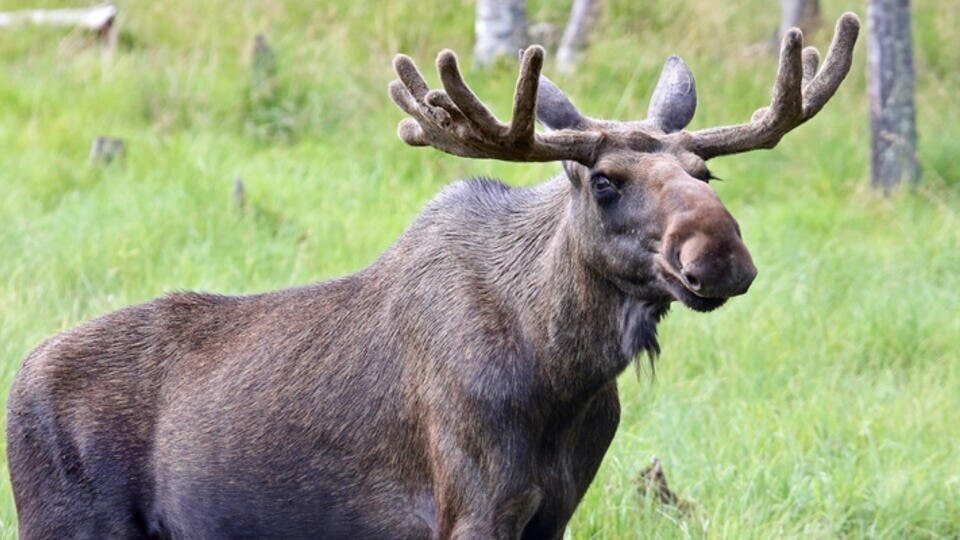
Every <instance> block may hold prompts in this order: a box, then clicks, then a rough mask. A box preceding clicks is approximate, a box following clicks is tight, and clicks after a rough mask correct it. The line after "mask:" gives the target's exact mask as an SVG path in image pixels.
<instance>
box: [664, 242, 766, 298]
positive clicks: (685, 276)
mask: <svg viewBox="0 0 960 540" xmlns="http://www.w3.org/2000/svg"><path fill="white" fill-rule="evenodd" d="M755 277H757V267H756V266H754V264H753V260H752V259H751V257H750V253H749V252H748V251H747V250H746V248H744V249H742V250H732V251H730V252H727V253H706V254H703V255H702V256H699V257H697V258H695V259H693V260H689V261H687V262H686V264H684V263H683V262H681V268H680V279H681V280H682V281H683V284H684V286H685V287H686V288H687V289H689V290H690V291H691V292H693V293H694V294H696V295H697V296H704V297H707V298H729V297H731V296H737V295H740V294H743V293H745V292H747V290H748V289H749V288H750V284H751V283H753V279H754V278H755Z"/></svg>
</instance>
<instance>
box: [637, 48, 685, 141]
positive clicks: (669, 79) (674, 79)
mask: <svg viewBox="0 0 960 540" xmlns="http://www.w3.org/2000/svg"><path fill="white" fill-rule="evenodd" d="M696 110H697V87H696V85H695V84H694V82H693V73H691V72H690V68H688V67H687V64H685V63H684V62H683V60H681V59H680V57H679V56H676V55H672V56H670V57H669V58H667V61H666V63H664V64H663V70H662V71H661V72H660V80H659V81H657V87H656V88H655V89H654V90H653V97H651V98H650V107H649V108H648V109H647V118H648V119H649V120H652V121H653V122H654V124H656V125H657V126H658V127H659V128H660V129H662V130H663V131H664V133H672V132H674V131H680V130H681V129H683V128H685V127H687V124H689V123H690V120H692V119H693V113H694V112H695V111H696Z"/></svg>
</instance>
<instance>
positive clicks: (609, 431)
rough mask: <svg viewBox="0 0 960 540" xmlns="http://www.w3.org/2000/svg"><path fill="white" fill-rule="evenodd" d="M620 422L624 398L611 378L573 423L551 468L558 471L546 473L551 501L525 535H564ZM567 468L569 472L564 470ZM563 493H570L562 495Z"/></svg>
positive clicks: (526, 529)
mask: <svg viewBox="0 0 960 540" xmlns="http://www.w3.org/2000/svg"><path fill="white" fill-rule="evenodd" d="M619 423H620V399H619V397H618V394H617V385H616V381H611V382H610V383H609V384H608V385H607V386H605V387H604V388H603V389H602V390H600V391H599V392H598V393H597V394H596V395H595V396H594V397H593V399H592V400H591V401H590V402H589V403H588V404H587V406H586V408H585V410H584V411H583V413H582V414H581V415H580V416H579V417H578V418H577V419H576V421H575V422H574V423H573V425H572V426H571V428H570V430H571V431H570V434H571V437H570V439H569V442H568V444H567V446H565V447H564V448H563V450H561V452H562V454H561V455H560V456H559V458H558V459H557V461H556V462H555V464H554V465H553V466H552V467H551V472H552V473H554V474H547V475H543V478H545V479H547V478H549V479H550V480H549V483H547V484H545V485H544V486H543V489H544V491H545V492H546V493H549V494H551V496H552V497H551V504H544V505H542V507H541V508H540V510H539V511H538V512H537V513H536V514H535V515H534V516H533V518H532V519H531V520H530V522H529V523H528V524H527V526H526V528H525V529H524V530H523V536H522V538H524V539H529V540H534V539H541V538H551V539H557V540H559V539H560V538H563V533H564V531H565V529H566V526H567V522H568V521H570V518H571V517H572V516H573V511H574V510H575V509H576V507H577V505H578V504H579V503H580V500H581V499H582V498H583V496H584V494H586V492H587V488H588V487H589V486H590V482H592V481H593V478H594V476H595V475H596V474H597V469H599V468H600V462H601V461H602V460H603V455H604V454H605V453H606V451H607V447H609V446H610V442H611V441H612V440H613V435H614V433H615V432H616V430H617V425H618V424H619ZM564 468H566V471H567V472H566V473H562V472H561V471H562V470H563V469H564ZM561 493H563V494H566V495H565V496H562V497H561V496H559V494H561Z"/></svg>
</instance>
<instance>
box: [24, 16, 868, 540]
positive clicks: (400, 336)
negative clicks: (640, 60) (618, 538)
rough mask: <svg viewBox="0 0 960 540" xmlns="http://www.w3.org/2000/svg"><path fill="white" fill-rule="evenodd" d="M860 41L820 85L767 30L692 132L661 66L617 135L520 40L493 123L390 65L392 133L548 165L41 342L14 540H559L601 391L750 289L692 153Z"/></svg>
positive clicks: (467, 95)
mask: <svg viewBox="0 0 960 540" xmlns="http://www.w3.org/2000/svg"><path fill="white" fill-rule="evenodd" d="M859 25H860V23H859V20H858V19H857V18H856V16H855V15H853V14H849V13H848V14H845V15H843V16H842V17H841V18H840V19H839V21H838V23H837V28H836V32H835V35H834V39H833V42H832V44H831V46H830V50H829V52H828V54H827V56H826V58H825V60H824V63H823V65H822V66H821V67H820V68H819V69H818V64H819V55H818V53H817V51H816V49H814V48H813V47H807V48H803V38H802V36H801V34H800V32H799V30H796V29H793V30H791V31H789V32H787V33H786V36H785V37H784V39H783V43H782V47H781V51H780V60H779V68H778V73H777V77H776V83H775V85H774V88H773V96H772V100H771V103H770V105H769V107H765V108H762V109H760V110H758V111H757V112H756V113H755V114H754V116H753V118H752V120H750V121H749V122H747V123H744V124H741V125H734V126H726V127H717V128H710V129H701V130H696V131H688V130H686V129H685V127H686V126H687V124H688V123H689V121H690V120H691V118H692V117H693V113H694V109H695V108H696V92H695V89H694V79H693V76H692V74H691V73H690V71H689V69H688V68H687V66H686V65H685V64H684V62H683V61H682V60H680V59H679V58H678V57H676V56H672V57H670V58H669V59H668V60H667V61H666V64H665V65H664V68H663V71H662V73H661V75H660V79H659V82H658V84H657V86H656V88H655V91H654V93H653V96H652V99H651V102H650V106H649V113H648V117H647V118H646V119H645V120H643V121H629V122H616V121H606V120H595V119H591V118H588V117H586V116H583V115H581V114H580V112H578V111H577V109H576V108H575V107H574V105H573V104H572V103H571V101H570V100H569V99H568V98H567V97H566V96H565V95H564V94H563V92H561V91H560V89H558V88H557V87H556V86H555V85H554V84H553V83H552V82H550V81H549V80H548V79H546V78H545V77H542V76H541V75H540V71H541V66H542V63H543V50H542V49H541V48H540V47H537V46H533V47H530V48H528V49H526V51H524V52H523V54H522V59H521V62H520V64H521V65H520V72H519V78H518V81H517V85H516V92H515V96H514V103H513V117H512V121H511V122H510V123H509V124H504V123H501V122H500V121H498V120H497V119H496V118H495V117H494V116H493V114H492V113H491V112H490V111H489V110H488V109H487V108H486V107H485V106H484V104H483V103H482V102H481V101H480V100H479V99H478V98H477V97H476V96H475V95H474V93H473V92H472V91H471V90H470V89H469V88H468V86H467V85H466V83H465V82H464V80H463V78H462V76H461V73H460V70H459V68H458V66H457V59H456V56H455V55H454V54H453V53H452V52H450V51H443V52H441V53H440V55H439V57H438V59H437V68H438V70H439V74H440V78H441V80H442V86H443V89H442V90H437V89H435V90H431V89H429V88H428V86H427V84H426V83H425V82H424V79H423V78H422V76H421V75H420V72H419V71H418V70H417V68H416V66H415V65H414V63H413V62H412V61H411V59H410V58H408V57H406V56H402V55H399V56H397V57H396V59H395V61H394V68H395V71H396V73H397V75H398V79H399V80H396V81H394V82H393V83H391V84H390V87H389V89H390V96H391V97H392V98H393V100H394V101H395V102H396V104H397V105H398V106H399V107H400V108H401V109H402V110H403V111H405V112H406V113H407V114H408V115H409V118H406V119H404V120H403V121H402V122H401V123H400V125H399V130H398V132H399V136H400V138H402V139H403V140H404V141H405V142H406V143H408V144H410V145H414V146H432V147H434V148H437V149H439V150H442V151H444V152H447V153H450V154H455V155H457V156H464V157H473V158H490V159H500V160H510V161H530V162H534V161H559V162H561V163H562V167H563V173H562V174H560V175H558V176H557V177H555V178H553V179H551V180H548V181H546V182H545V183H543V184H540V185H538V186H535V187H531V188H524V189H517V188H511V187H508V186H506V185H504V184H502V183H500V182H498V181H493V180H484V179H476V180H465V181H460V182H457V183H455V184H453V185H451V186H450V187H448V188H446V189H445V190H443V191H442V192H441V193H440V194H439V195H437V196H436V197H435V198H434V199H433V200H432V201H431V202H430V203H428V204H427V206H426V207H425V208H424V210H423V211H422V213H421V214H420V215H419V216H418V217H417V218H416V219H415V220H414V222H413V223H412V225H410V227H409V229H407V231H406V232H404V233H403V235H402V236H401V237H400V238H399V239H398V240H397V241H396V243H395V244H394V245H393V246H391V247H390V248H389V249H387V250H386V251H385V252H384V253H383V254H382V255H381V256H380V257H379V258H378V259H377V260H376V261H375V262H373V263H372V264H371V265H370V266H369V267H367V268H365V269H363V270H361V271H359V272H357V273H356V274H353V275H349V276H346V277H342V278H339V279H334V280H331V281H326V282H322V283H317V284H313V285H308V286H303V287H297V288H293V289H287V290H282V291H276V292H270V293H265V294H257V295H252V296H242V297H227V296H218V295H213V294H198V293H176V294H170V295H168V296H165V297H163V298H160V299H157V300H153V301H151V302H148V303H145V304H142V305H137V306H133V307H128V308H125V309H122V310H120V311H117V312H115V313H111V314H108V315H105V316H103V317H101V318H99V319H96V320H93V321H90V322H87V323H85V324H81V325H80V326H77V327H76V328H73V329H71V330H67V331H65V332H63V333H61V334H59V335H57V336H55V337H53V338H50V339H48V340H47V341H45V342H44V343H42V344H41V345H40V346H39V347H37V348H36V349H35V350H34V351H33V352H31V353H30V355H29V356H27V358H26V360H25V361H24V363H23V366H22V367H21V368H20V370H19V373H18V374H17V377H16V380H15V382H14V385H13V388H12V390H11V393H10V398H9V402H8V413H7V414H8V416H7V421H8V425H7V441H8V459H9V470H10V477H11V482H12V486H13V492H14V496H15V501H16V505H17V511H18V519H19V534H20V536H21V538H30V539H33V538H68V537H77V538H273V537H276V538H306V537H311V538H317V537H330V538H561V537H562V535H563V532H564V529H565V528H566V525H567V523H568V521H569V519H570V517H571V515H572V514H573V512H574V509H575V508H576V507H577V504H578V502H579V501H580V499H581V498H582V497H583V495H584V492H585V491H586V490H587V487H588V486H589V485H590V482H591V480H592V479H593V477H594V474H595V473H596V471H597V468H598V466H599V465H600V462H601V459H602V458H603V455H604V453H605V451H606V449H607V447H608V445H609V443H610V441H611V439H612V438H613V436H614V432H615V431H616V429H617V424H618V420H619V414H620V404H619V400H618V396H617V383H616V377H617V375H618V374H619V373H621V372H622V371H623V370H624V369H625V368H626V367H627V366H628V365H629V363H630V361H631V359H633V358H634V357H635V356H637V355H639V354H641V353H642V352H644V351H647V352H649V353H651V354H655V353H656V352H657V351H658V345H657V337H656V325H657V322H658V321H659V320H660V319H661V317H663V316H664V314H665V313H666V312H667V310H668V308H669V306H670V305H671V303H672V302H674V301H680V302H681V303H683V304H685V305H686V306H688V307H690V308H692V309H694V310H697V311H710V310H712V309H715V308H717V307H719V306H720V305H722V304H723V303H724V302H725V301H726V300H727V299H728V298H730V297H732V296H736V295H740V294H743V293H745V292H746V291H747V289H748V288H749V287H750V284H751V282H752V281H753V279H754V277H755V275H756V268H755V267H754V264H753V262H752V260H751V258H750V254H749V252H748V251H747V248H746V247H745V245H744V243H743V241H742V239H741V234H740V230H739V228H738V225H737V222H736V221H735V220H734V219H733V217H732V216H731V215H730V214H729V213H728V211H727V210H726V208H724V206H723V205H722V204H721V202H720V200H719V198H718V197H717V195H716V194H715V193H714V191H713V190H712V189H711V188H710V186H709V185H708V181H709V180H710V179H711V175H710V172H709V171H708V169H707V167H706V165H705V161H706V160H708V159H710V158H713V157H716V156H721V155H725V154H734V153H738V152H746V151H749V150H754V149H759V148H772V147H773V146H775V145H776V144H777V142H778V141H779V140H780V138H781V137H782V136H783V135H784V134H786V133H787V132H788V131H790V130H792V129H793V128H795V127H797V126H798V125H800V124H802V123H803V122H805V121H807V120H809V119H810V118H811V117H813V116H814V115H815V114H817V112H818V111H820V109H821V108H822V107H823V106H824V104H825V103H826V102H827V101H828V100H829V99H830V97H831V96H832V95H833V94H834V92H835V91H836V90H837V88H838V86H839V85H840V83H841V81H842V80H843V79H844V77H845V76H846V74H847V72H848V71H849V69H850V64H851V57H852V50H853V46H854V43H855V41H856V38H857V34H858V31H859ZM536 120H539V122H540V123H541V124H542V125H543V126H544V127H545V130H544V131H542V132H537V131H536V130H535V125H534V124H535V121H536Z"/></svg>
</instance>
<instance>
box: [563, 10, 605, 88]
mask: <svg viewBox="0 0 960 540" xmlns="http://www.w3.org/2000/svg"><path fill="white" fill-rule="evenodd" d="M601 9H602V5H601V0H573V6H572V7H571V8H570V20H569V21H567V26H566V28H564V30H563V37H562V38H560V46H559V47H558V48H557V69H558V70H559V71H563V72H570V71H573V68H574V67H576V60H577V56H578V55H579V54H580V52H581V51H583V49H584V47H586V45H587V39H588V37H589V35H590V31H591V30H592V29H593V27H594V26H595V24H596V21H597V18H598V17H599V16H600V10H601Z"/></svg>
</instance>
